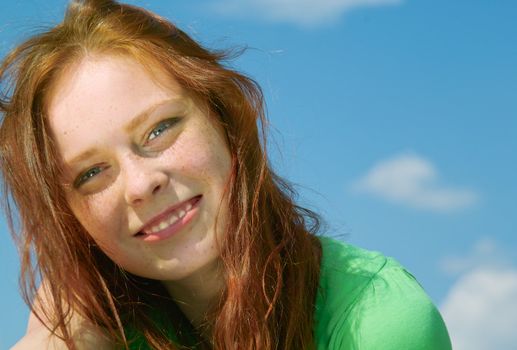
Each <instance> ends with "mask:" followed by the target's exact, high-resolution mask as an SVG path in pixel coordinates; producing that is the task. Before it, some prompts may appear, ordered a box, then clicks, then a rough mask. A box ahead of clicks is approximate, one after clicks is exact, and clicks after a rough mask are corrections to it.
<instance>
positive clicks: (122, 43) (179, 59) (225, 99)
mask: <svg viewBox="0 0 517 350" xmlns="http://www.w3.org/2000/svg"><path fill="white" fill-rule="evenodd" d="M90 53H98V54H107V55H110V54H113V55H124V56H127V57H130V58H132V59H135V60H137V61H138V62H140V63H141V64H143V65H144V66H146V67H155V68H156V67H159V68H160V69H161V71H162V72H164V73H165V74H169V75H170V76H171V77H173V78H174V79H176V80H177V81H178V82H179V83H180V85H181V86H182V87H183V88H184V89H186V90H187V91H188V92H189V93H191V94H193V95H194V96H196V97H198V98H199V99H200V100H201V101H204V102H205V103H207V105H208V106H209V108H210V109H211V111H212V113H213V114H214V115H215V116H216V117H217V122H218V123H220V124H221V126H222V127H223V129H224V131H225V133H226V138H227V143H228V147H229V149H230V152H231V155H232V170H231V176H230V180H229V185H228V188H227V192H226V196H228V203H229V206H230V207H229V213H230V214H229V218H228V220H229V223H228V225H227V226H228V228H227V232H226V234H225V235H224V238H223V242H221V244H220V249H221V252H220V257H221V261H222V262H223V266H224V270H225V274H224V278H225V286H226V287H225V289H224V293H223V295H222V297H221V300H220V301H219V303H218V304H217V305H215V306H214V308H213V310H211V312H210V314H209V315H207V321H206V322H207V323H210V325H211V329H212V333H211V334H212V335H211V339H209V340H208V341H206V340H205V341H204V345H203V344H201V347H203V346H204V347H207V348H213V349H311V348H314V339H313V323H314V319H313V314H314V311H313V310H314V303H315V298H316V293H317V290H318V282H319V268H320V256H321V247H320V244H319V240H318V239H317V237H316V236H315V234H316V233H317V232H318V230H319V224H320V220H319V218H318V216H317V215H316V214H315V213H313V212H312V211H310V210H308V209H305V208H302V207H300V206H298V205H296V204H295V199H296V193H295V192H294V190H293V189H292V187H291V186H290V185H289V184H288V183H287V182H286V181H285V180H283V179H281V178H280V177H278V176H277V175H276V174H275V173H274V172H273V171H272V170H271V167H270V165H269V163H268V159H267V155H266V150H265V149H266V139H265V128H266V117H265V115H264V101H263V95H262V92H261V90H260V87H259V86H258V85H257V84H256V83H255V82H254V81H253V80H251V79H249V78H247V77H246V76H244V75H242V74H240V73H238V72H236V71H235V70H233V69H230V68H229V67H228V65H227V64H226V63H227V62H228V59H229V58H231V53H232V51H215V50H213V51H210V50H208V49H206V48H204V47H202V46H201V45H200V44H198V43H197V42H195V41H194V40H192V39H191V38H190V37H189V36H188V35H187V34H185V33H184V32H183V31H181V30H180V29H178V28H177V27H175V26H174V25H173V24H172V23H170V22H169V21H167V20H166V19H164V18H162V17H160V16H158V15H156V14H153V13H151V12H149V11H146V10H144V9H142V8H139V7H134V6H130V5H125V4H121V3H118V2H116V1H107V0H89V1H87V0H85V1H72V2H71V3H70V4H69V5H68V8H67V11H66V14H65V17H64V19H63V21H62V22H61V23H60V24H58V25H56V26H55V27H53V28H50V29H48V30H47V31H45V32H42V33H40V34H38V35H35V36H33V37H31V38H29V39H28V40H27V41H25V42H23V43H22V44H20V45H19V46H18V47H16V48H15V49H13V50H12V51H11V52H10V53H9V54H8V55H7V56H6V57H5V58H4V60H3V62H2V64H1V66H0V86H1V88H2V90H1V91H0V94H1V95H0V111H1V113H2V115H3V118H2V122H1V126H0V152H1V155H0V161H1V169H2V174H3V186H4V187H3V199H4V205H5V209H6V213H7V218H8V223H9V226H10V230H11V232H12V234H13V237H14V239H15V240H16V241H17V244H18V247H19V250H20V258H21V276H20V287H21V291H22V295H23V297H24V299H25V301H26V302H27V303H28V305H29V306H30V307H31V309H32V311H33V312H34V313H35V314H36V316H37V317H38V318H39V319H40V321H41V322H43V323H44V324H45V326H46V327H47V328H48V329H49V330H50V331H51V332H52V333H53V334H55V335H56V336H58V337H60V338H61V339H63V340H64V341H65V342H66V344H67V346H68V348H69V349H74V348H75V344H74V340H73V336H74V335H73V334H72V328H71V326H70V320H71V319H72V317H73V314H74V313H78V314H79V315H80V316H81V317H83V318H84V319H86V320H87V321H88V322H90V323H91V324H93V325H95V326H98V327H99V329H102V330H104V331H105V332H106V334H107V335H108V336H109V337H110V338H111V339H112V340H113V341H114V342H115V343H116V344H118V345H120V346H122V347H124V348H126V349H127V348H129V347H130V346H131V344H132V341H134V339H133V338H134V337H133V336H131V335H130V333H131V332H129V331H128V329H129V328H132V329H133V330H135V331H136V333H137V334H139V337H140V338H141V339H145V341H146V342H147V343H148V344H149V345H150V346H151V347H153V348H156V349H179V348H182V345H180V344H177V343H173V342H172V341H171V339H170V336H169V334H167V332H165V331H164V327H163V322H162V323H160V322H157V317H156V310H166V312H164V313H163V315H162V316H163V317H162V318H164V319H166V322H168V323H169V324H170V325H171V327H172V328H174V329H175V330H176V334H177V337H178V339H179V343H183V344H185V342H186V339H187V338H188V337H187V336H186V335H185V334H194V335H195V336H196V330H194V329H193V327H192V326H191V325H190V324H189V322H188V320H186V318H185V317H184V316H183V315H182V314H181V312H180V311H179V309H178V308H177V307H175V305H174V303H173V302H172V301H171V300H170V298H169V297H168V295H167V292H166V291H165V289H164V288H163V286H162V285H161V283H160V282H159V281H153V280H149V279H145V278H142V277H138V276H134V275H132V274H130V273H128V272H126V271H124V270H123V269H122V268H120V267H118V266H116V265H115V264H114V263H113V262H112V261H111V260H110V259H109V258H108V257H107V256H106V255H105V254H104V253H103V252H102V251H101V250H100V249H99V247H98V246H97V245H96V244H95V242H94V241H93V240H92V239H91V237H90V236H89V235H88V233H87V232H86V231H85V229H84V228H83V227H82V226H81V224H80V223H79V222H78V221H77V219H76V218H75V217H74V215H73V214H72V211H71V209H70V208H69V206H68V204H67V201H66V199H65V197H64V190H63V187H62V184H61V183H60V181H57V180H56V179H59V178H60V162H59V159H58V156H57V153H56V151H55V147H54V144H53V140H52V137H51V132H50V130H49V125H48V122H47V119H48V116H47V114H46V113H47V105H46V104H47V103H48V100H49V94H51V90H52V89H51V88H52V84H54V83H55V82H56V81H57V80H58V78H59V76H60V74H62V72H63V70H64V69H66V68H67V67H70V65H71V64H73V63H74V62H77V61H78V60H80V59H81V58H82V57H84V56H85V55H88V54H90ZM154 71H156V70H154ZM41 280H43V281H48V282H49V283H46V284H45V288H44V290H43V291H42V292H40V293H43V294H44V295H45V299H46V300H47V302H46V303H45V304H44V305H42V306H41V307H35V306H34V301H35V300H36V299H37V298H39V295H38V294H37V288H38V287H37V285H38V283H39V281H41ZM164 305H166V306H164ZM197 337H198V341H199V342H201V343H203V340H201V337H200V336H199V335H197ZM182 340H185V342H183V341H182Z"/></svg>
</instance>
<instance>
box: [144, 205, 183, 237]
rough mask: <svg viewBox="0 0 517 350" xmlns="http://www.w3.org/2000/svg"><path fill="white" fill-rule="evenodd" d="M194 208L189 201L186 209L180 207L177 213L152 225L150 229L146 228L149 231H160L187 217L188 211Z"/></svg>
mask: <svg viewBox="0 0 517 350" xmlns="http://www.w3.org/2000/svg"><path fill="white" fill-rule="evenodd" d="M190 209H192V204H190V203H187V205H186V206H185V208H184V209H180V210H179V211H178V212H177V213H175V214H172V215H171V216H169V217H168V218H167V219H165V220H163V221H162V222H160V223H159V224H157V225H154V226H152V227H150V228H149V229H148V230H146V231H147V232H148V233H156V232H158V231H161V230H164V229H166V228H167V227H169V226H171V225H174V224H175V223H176V222H177V221H178V220H179V219H181V218H183V217H185V215H187V212H188V211H189V210H190Z"/></svg>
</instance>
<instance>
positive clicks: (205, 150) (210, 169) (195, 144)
mask: <svg viewBox="0 0 517 350" xmlns="http://www.w3.org/2000/svg"><path fill="white" fill-rule="evenodd" d="M205 137H206V136H205ZM218 141H219V140H214V141H213V142H210V141H209V140H205V139H203V137H198V138H196V137H192V138H191V139H189V140H185V141H184V142H182V143H181V144H179V145H178V147H175V149H174V150H172V152H171V155H172V157H174V158H175V161H176V164H178V167H179V169H180V170H182V171H184V172H185V173H188V174H189V175H190V176H192V177H193V178H196V179H202V180H204V181H207V182H212V184H221V183H224V182H225V181H226V179H227V177H228V175H229V172H230V164H231V160H230V155H229V152H228V150H227V148H226V145H224V144H221V142H218ZM213 182H215V183H213Z"/></svg>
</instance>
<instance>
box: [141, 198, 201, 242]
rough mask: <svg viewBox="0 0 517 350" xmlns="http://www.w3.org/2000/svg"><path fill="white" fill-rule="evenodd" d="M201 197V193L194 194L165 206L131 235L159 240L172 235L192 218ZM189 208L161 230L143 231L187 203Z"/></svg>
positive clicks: (197, 208) (149, 240) (149, 239)
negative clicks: (164, 208) (167, 206)
mask: <svg viewBox="0 0 517 350" xmlns="http://www.w3.org/2000/svg"><path fill="white" fill-rule="evenodd" d="M201 199H202V195H197V196H194V197H192V198H190V199H188V200H186V201H183V202H181V203H177V204H175V205H173V206H172V207H170V208H167V209H166V210H165V211H163V212H161V213H160V214H158V215H156V216H155V217H154V218H152V219H151V220H149V221H148V222H147V223H146V224H145V225H144V226H142V227H141V228H140V230H138V232H137V233H136V234H134V235H133V237H135V238H138V239H141V240H143V241H148V242H152V241H161V240H163V239H166V238H169V237H171V236H173V235H175V234H176V233H177V232H178V231H180V230H181V229H182V228H183V227H185V226H186V225H187V224H188V223H189V222H190V221H192V219H193V218H194V217H195V216H196V214H197V212H198V211H199V203H200V201H201ZM189 204H190V206H191V208H190V209H189V210H188V211H187V212H186V213H185V215H184V216H183V217H181V218H179V219H178V220H177V221H176V222H174V223H173V224H172V225H170V226H168V227H165V228H164V229H162V230H159V231H156V232H148V233H145V232H144V231H146V230H148V231H149V230H150V229H151V227H155V226H156V225H158V224H159V223H160V222H162V221H164V220H166V219H167V218H168V217H169V216H171V215H172V214H173V213H175V212H177V211H178V210H180V209H181V208H184V207H185V206H187V205H189Z"/></svg>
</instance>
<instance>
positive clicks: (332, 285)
mask: <svg viewBox="0 0 517 350" xmlns="http://www.w3.org/2000/svg"><path fill="white" fill-rule="evenodd" d="M321 243H322V248H323V257H322V263H321V276H320V292H319V293H318V296H317V299H316V310H315V320H316V322H315V339H316V344H317V349H318V350H323V349H332V350H334V349H346V350H379V349H382V350H401V349H404V350H409V349H411V350H450V349H451V348H452V347H451V342H450V339H449V335H448V333H447V329H446V327H445V324H444V322H443V319H442V317H441V316H440V313H439V312H438V310H437V309H436V307H435V306H434V305H433V303H432V302H431V300H430V299H429V297H428V296H427V295H426V293H425V292H424V290H423V289H422V287H421V286H420V284H419V283H418V282H417V281H416V279H415V277H413V275H411V273H409V272H408V271H407V270H406V269H405V268H404V267H402V266H401V265H400V264H399V263H398V262H397V261H395V260H394V259H392V258H389V257H385V256H383V255H382V254H381V253H378V252H371V251H367V250H364V249H361V248H357V247H354V246H352V245H350V244H346V243H341V242H338V241H336V240H333V239H330V238H326V237H321Z"/></svg>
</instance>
